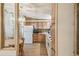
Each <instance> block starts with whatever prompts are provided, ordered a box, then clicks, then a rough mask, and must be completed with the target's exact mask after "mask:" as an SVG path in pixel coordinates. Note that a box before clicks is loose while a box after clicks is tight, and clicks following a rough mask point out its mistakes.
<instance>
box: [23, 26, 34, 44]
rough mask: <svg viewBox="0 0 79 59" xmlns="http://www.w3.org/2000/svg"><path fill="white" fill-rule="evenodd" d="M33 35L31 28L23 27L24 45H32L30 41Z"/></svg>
mask: <svg viewBox="0 0 79 59" xmlns="http://www.w3.org/2000/svg"><path fill="white" fill-rule="evenodd" d="M32 35H33V26H24V29H23V36H24V39H25V40H24V43H33V40H32Z"/></svg>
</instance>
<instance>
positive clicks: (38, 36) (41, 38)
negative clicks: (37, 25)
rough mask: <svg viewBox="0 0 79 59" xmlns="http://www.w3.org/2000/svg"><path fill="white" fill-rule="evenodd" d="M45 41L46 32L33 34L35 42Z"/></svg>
mask: <svg viewBox="0 0 79 59" xmlns="http://www.w3.org/2000/svg"><path fill="white" fill-rule="evenodd" d="M42 42H45V34H33V43H42Z"/></svg>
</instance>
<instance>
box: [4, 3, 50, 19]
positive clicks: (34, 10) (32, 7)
mask: <svg viewBox="0 0 79 59" xmlns="http://www.w3.org/2000/svg"><path fill="white" fill-rule="evenodd" d="M19 5H20V6H19V9H20V16H27V17H32V18H37V19H51V4H50V3H21V4H19ZM13 6H14V4H11V3H6V4H5V11H6V12H7V13H12V14H14V7H13Z"/></svg>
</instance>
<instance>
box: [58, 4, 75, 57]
mask: <svg viewBox="0 0 79 59" xmlns="http://www.w3.org/2000/svg"><path fill="white" fill-rule="evenodd" d="M73 20H74V4H58V55H64V56H66V55H73Z"/></svg>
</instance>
